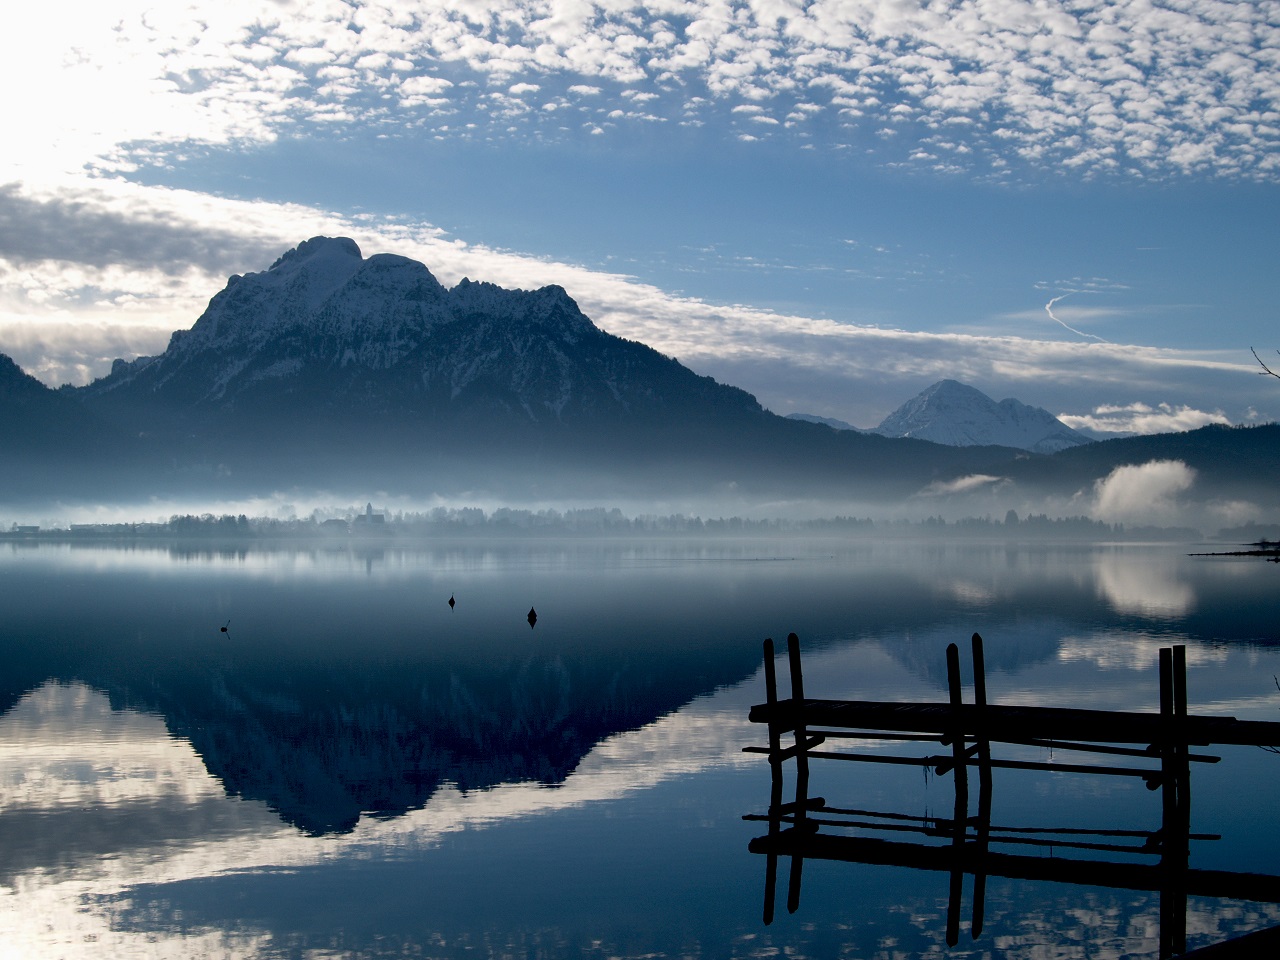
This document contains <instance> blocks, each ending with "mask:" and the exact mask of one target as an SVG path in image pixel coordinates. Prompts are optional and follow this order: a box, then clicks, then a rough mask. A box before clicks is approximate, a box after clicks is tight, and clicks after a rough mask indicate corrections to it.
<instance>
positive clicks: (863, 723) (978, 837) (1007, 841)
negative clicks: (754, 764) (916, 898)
mask: <svg viewBox="0 0 1280 960" xmlns="http://www.w3.org/2000/svg"><path fill="white" fill-rule="evenodd" d="M946 655H947V687H948V699H947V701H946V702H935V703H898V702H885V701H869V700H814V699H809V698H807V697H805V694H804V676H803V671H802V666H801V661H800V642H799V639H798V638H797V637H796V635H795V634H794V633H793V634H791V635H790V636H789V637H788V638H787V663H788V667H789V672H790V675H791V696H790V697H788V698H785V699H783V698H781V697H780V696H779V693H778V680H777V670H776V666H775V655H774V645H773V641H772V640H771V639H770V640H766V641H765V642H764V670H765V693H766V698H767V699H766V701H765V702H764V703H762V704H757V705H756V706H754V707H752V708H751V712H750V719H751V721H752V722H754V723H761V724H765V725H766V727H767V730H768V741H769V742H768V745H767V746H763V747H747V748H746V749H747V751H749V752H756V753H762V754H764V755H766V756H767V757H768V760H769V764H770V769H771V774H772V776H771V789H770V797H769V809H768V812H767V813H764V814H751V815H748V816H747V817H746V818H745V819H747V820H758V821H765V822H767V823H768V825H769V832H768V833H767V834H766V835H764V836H761V837H757V838H756V839H755V840H753V841H751V844H750V848H749V849H750V850H751V851H752V852H753V853H761V854H765V855H766V857H767V866H766V875H765V906H764V922H765V923H770V922H771V921H772V919H773V914H774V901H775V889H776V886H777V866H778V858H779V857H780V856H786V857H789V858H790V861H791V868H790V875H789V879H788V884H787V909H788V910H789V911H790V912H795V911H796V910H797V909H798V908H799V904H800V887H801V875H802V868H803V863H804V860H805V859H823V860H840V861H847V862H856V863H865V864H885V865H897V866H902V867H914V868H917V869H924V870H937V871H943V872H947V873H949V874H950V878H951V884H950V897H949V909H948V914H947V942H948V944H950V945H952V946H954V945H955V944H956V943H957V942H958V939H959V928H960V901H961V895H962V884H963V879H964V877H965V876H966V875H970V876H972V877H973V920H972V924H971V931H972V934H973V937H974V939H977V938H978V937H979V936H980V934H981V931H982V914H983V908H984V902H983V901H984V892H985V884H986V878H987V877H988V876H999V877H1007V878H1012V879H1026V880H1046V881H1057V882H1066V883H1074V884H1085V885H1091V886H1102V887H1113V888H1115V887H1119V888H1124V889H1134V890H1146V891H1153V892H1159V894H1160V912H1161V923H1160V955H1161V957H1173V956H1180V955H1186V956H1191V954H1186V898H1187V897H1188V896H1189V895H1196V896H1209V897H1222V898H1234V899H1242V900H1250V901H1255V902H1266V903H1280V876H1272V875H1262V874H1252V873H1234V872H1230V871H1220V870H1197V869H1193V868H1191V867H1190V865H1189V859H1190V843H1191V841H1193V840H1194V841H1200V840H1213V839H1217V837H1215V836H1213V835H1206V834H1192V833H1191V832H1190V824H1191V768H1192V765H1193V764H1213V763H1216V762H1218V760H1219V758H1218V757H1216V756H1213V755H1211V754H1207V753H1203V752H1199V751H1200V750H1202V749H1207V748H1212V747H1213V746H1215V745H1253V746H1274V745H1276V744H1280V722H1264V721H1247V720H1237V719H1235V718H1233V717H1213V716H1195V715H1191V714H1189V713H1188V711H1187V682H1186V649H1185V648H1184V647H1180V646H1177V647H1170V648H1165V649H1162V650H1161V651H1160V661H1159V667H1160V699H1159V712H1154V713H1139V712H1126V711H1104V710H1076V709H1070V708H1062V707H1034V706H1013V705H1008V706H1006V705H1001V704H994V703H990V702H988V699H987V690H986V676H985V666H984V660H983V649H982V637H980V636H979V635H978V634H976V633H975V634H974V635H973V638H972V656H973V676H974V683H973V691H974V697H973V702H972V703H965V702H964V701H963V697H962V695H961V694H962V685H961V678H960V654H959V649H958V648H957V646H956V645H955V644H951V645H950V646H948V647H947V654H946ZM858 740H863V741H880V742H883V741H890V742H901V743H904V744H909V743H917V744H920V745H922V746H923V745H926V744H931V743H935V744H938V745H939V746H941V747H942V748H944V749H943V751H942V752H930V753H926V754H924V755H916V756H900V755H887V754H884V753H879V752H876V753H868V752H857V751H856V750H851V749H837V750H833V749H819V748H820V747H823V746H824V745H826V746H828V747H829V746H831V745H833V744H835V743H838V742H841V741H845V742H849V741H858ZM784 741H786V742H784ZM993 746H994V747H1001V746H1023V747H1025V746H1030V747H1046V748H1051V749H1052V750H1053V751H1054V754H1055V757H1056V756H1057V755H1058V754H1059V753H1078V754H1081V755H1082V756H1083V757H1093V758H1095V759H1094V760H1093V761H1092V762H1087V763H1064V762H1058V761H1057V760H1055V761H1053V762H1048V761H1038V760H1026V759H1017V758H1005V757H999V756H995V755H994V754H993ZM1193 751H1194V752H1193ZM1096 758H1105V759H1106V761H1107V762H1098V761H1097V759H1096ZM813 760H843V761H851V762H860V763H884V764H909V765H913V766H921V767H925V768H926V769H932V770H933V771H934V772H935V773H936V774H938V775H946V774H951V775H952V777H953V782H954V787H955V803H954V811H953V816H952V817H950V818H939V817H913V816H909V815H906V814H902V813H894V812H879V811H871V810H855V809H847V808H842V807H839V806H835V805H831V804H829V803H828V802H827V800H826V799H825V798H823V797H820V796H812V795H811V794H810V790H809V785H810V761H813ZM792 762H794V763H793V768H792V769H793V777H794V781H795V786H794V794H793V796H792V797H791V798H790V799H785V798H784V794H785V776H784V774H785V770H786V769H787V768H788V764H792ZM999 769H1011V770H1024V771H1042V772H1054V773H1074V774H1082V775H1089V776H1119V777H1136V778H1140V779H1142V780H1143V781H1144V783H1145V784H1146V786H1147V787H1148V789H1150V790H1152V791H1159V793H1160V804H1161V817H1160V827H1159V828H1158V829H1156V830H1118V829H1098V830H1087V829H1079V828H1072V829H1066V828H1061V829H1058V828H1047V827H1038V828H1014V827H1003V826H996V825H993V824H992V821H991V798H992V771H993V770H999ZM971 771H973V772H974V773H975V774H976V777H977V780H978V799H977V811H976V814H971V812H970V802H969V780H970V772H971ZM833 831H841V832H833ZM868 832H877V833H888V834H890V835H891V836H896V837H901V836H903V835H914V836H915V838H916V839H914V840H905V841H904V840H902V839H894V840H889V839H882V838H878V837H870V836H867V835H866V834H867V833H868ZM993 846H1005V847H1013V848H1017V847H1027V846H1034V847H1036V848H1039V849H1041V850H1044V849H1046V848H1049V849H1051V850H1052V851H1063V852H1067V851H1070V852H1071V853H1072V856H1070V857H1057V856H1054V857H1045V856H1028V855H1026V854H1018V853H1004V852H997V851H995V850H993V849H992V847H993ZM1081 853H1087V854H1090V855H1092V854H1099V853H1103V854H1122V855H1126V856H1129V857H1130V858H1131V859H1130V860H1110V859H1092V858H1089V857H1082V856H1080V854H1081ZM1144 857H1145V858H1148V859H1149V860H1151V861H1152V862H1140V860H1141V859H1142V858H1144ZM1246 941H1247V945H1246ZM1233 944H1238V947H1233ZM1260 944H1265V946H1266V949H1267V950H1274V952H1275V954H1276V955H1280V928H1275V929H1273V930H1270V931H1262V932H1260V933H1258V934H1254V935H1251V936H1250V937H1248V938H1241V940H1239V941H1230V942H1228V943H1224V944H1219V945H1216V946H1214V947H1213V948H1210V949H1211V950H1212V951H1214V952H1213V953H1212V956H1222V957H1231V956H1247V955H1248V956H1252V955H1256V952H1255V951H1256V949H1257V948H1258V947H1259V945H1260ZM1199 953H1200V951H1197V954H1199ZM1205 955H1209V954H1208V953H1206V954H1205Z"/></svg>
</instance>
